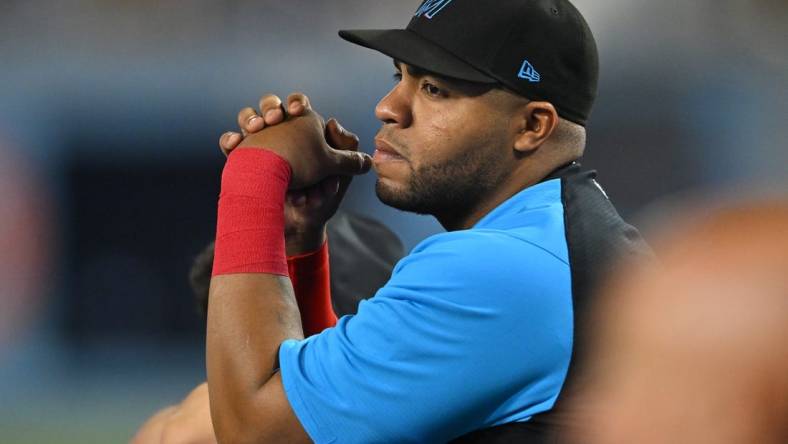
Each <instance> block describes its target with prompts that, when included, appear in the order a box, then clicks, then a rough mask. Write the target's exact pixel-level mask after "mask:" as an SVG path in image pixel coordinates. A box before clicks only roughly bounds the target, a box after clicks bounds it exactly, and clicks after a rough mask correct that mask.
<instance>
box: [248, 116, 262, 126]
mask: <svg viewBox="0 0 788 444" xmlns="http://www.w3.org/2000/svg"><path fill="white" fill-rule="evenodd" d="M259 118H260V116H252V117H250V118H249V120H247V121H246V124H247V125H253V124H255V123H257V120H258V119H259Z"/></svg>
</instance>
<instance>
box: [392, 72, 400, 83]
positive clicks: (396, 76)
mask: <svg viewBox="0 0 788 444" xmlns="http://www.w3.org/2000/svg"><path fill="white" fill-rule="evenodd" d="M392 78H393V79H394V82H401V81H402V73H401V72H395V73H394V75H393V76H392Z"/></svg>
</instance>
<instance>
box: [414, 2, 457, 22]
mask: <svg viewBox="0 0 788 444" xmlns="http://www.w3.org/2000/svg"><path fill="white" fill-rule="evenodd" d="M451 2H452V0H427V1H426V2H424V3H423V4H422V5H421V6H420V7H419V9H418V10H416V17H421V16H422V15H424V17H427V18H428V19H432V18H433V17H435V15H437V14H438V13H439V12H441V10H443V8H445V7H446V6H448V5H449V3H451Z"/></svg>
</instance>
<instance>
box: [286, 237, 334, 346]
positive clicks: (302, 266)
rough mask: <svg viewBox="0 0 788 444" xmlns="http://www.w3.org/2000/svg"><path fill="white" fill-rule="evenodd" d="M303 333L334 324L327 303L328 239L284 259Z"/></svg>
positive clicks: (314, 331) (329, 294) (329, 289)
mask: <svg viewBox="0 0 788 444" xmlns="http://www.w3.org/2000/svg"><path fill="white" fill-rule="evenodd" d="M287 267H288V269H289V270H290V280H291V281H292V282H293V290H294V291H295V295H296V301H298V309H299V311H300V312H301V325H302V326H303V328H304V336H307V337H309V336H312V335H314V334H317V333H320V332H321V331H323V330H325V329H326V328H328V327H333V326H334V325H336V323H337V316H336V314H334V308H333V307H332V306H331V279H330V270H329V267H328V242H325V243H323V246H322V247H320V249H319V250H317V251H315V252H313V253H307V254H303V255H299V256H292V257H289V258H287Z"/></svg>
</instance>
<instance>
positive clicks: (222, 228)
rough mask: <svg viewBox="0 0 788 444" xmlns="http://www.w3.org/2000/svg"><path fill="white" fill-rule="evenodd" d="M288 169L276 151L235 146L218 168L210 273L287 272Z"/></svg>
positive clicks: (284, 274)
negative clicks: (219, 186)
mask: <svg viewBox="0 0 788 444" xmlns="http://www.w3.org/2000/svg"><path fill="white" fill-rule="evenodd" d="M290 176H291V169H290V164H288V163H287V161H286V160H284V159H283V158H282V157H280V156H279V155H277V154H275V153H273V152H271V151H267V150H262V149H256V148H237V149H235V150H234V151H233V152H232V153H231V154H230V156H229V157H228V158H227V164H225V166H224V171H223V172H222V192H221V194H220V196H219V215H218V218H217V223H216V252H215V256H214V262H213V275H214V276H218V275H222V274H233V273H270V274H279V275H283V276H287V261H286V259H285V237H284V231H285V230H284V229H285V216H284V203H285V194H286V193H287V187H288V186H289V184H290Z"/></svg>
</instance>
